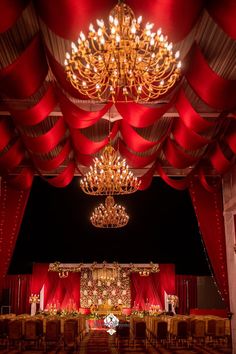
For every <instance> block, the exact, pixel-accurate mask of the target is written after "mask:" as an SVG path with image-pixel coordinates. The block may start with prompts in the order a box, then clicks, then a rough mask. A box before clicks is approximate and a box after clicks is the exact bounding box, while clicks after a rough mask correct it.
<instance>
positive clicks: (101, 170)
mask: <svg viewBox="0 0 236 354" xmlns="http://www.w3.org/2000/svg"><path fill="white" fill-rule="evenodd" d="M140 183H141V181H138V179H137V177H134V175H133V173H132V172H131V171H129V168H128V166H127V164H126V161H125V159H123V160H120V156H118V154H117V152H116V150H115V149H114V148H113V147H112V146H111V145H110V144H108V145H107V146H106V147H105V149H104V151H103V153H102V155H101V156H100V158H99V159H98V158H95V159H94V165H93V166H90V171H89V172H88V173H86V174H85V176H84V178H82V179H81V180H80V186H81V188H82V190H83V191H84V192H85V193H86V194H90V195H116V194H131V193H134V192H136V191H137V190H138V188H139V186H140Z"/></svg>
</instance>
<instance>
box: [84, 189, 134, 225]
mask: <svg viewBox="0 0 236 354" xmlns="http://www.w3.org/2000/svg"><path fill="white" fill-rule="evenodd" d="M90 221H91V223H92V224H93V226H95V227H98V228H120V227H124V226H125V225H127V223H128V221H129V216H128V214H127V213H126V211H125V208H124V207H123V206H121V205H119V204H115V200H114V198H113V197H112V196H111V195H109V196H107V197H106V200H105V205H104V204H100V205H99V206H98V207H97V208H95V210H94V212H93V213H92V215H91V217H90Z"/></svg>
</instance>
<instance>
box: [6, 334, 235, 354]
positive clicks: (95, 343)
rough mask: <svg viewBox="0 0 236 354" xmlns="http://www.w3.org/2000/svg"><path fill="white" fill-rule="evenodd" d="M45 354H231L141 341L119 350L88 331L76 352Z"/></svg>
mask: <svg viewBox="0 0 236 354" xmlns="http://www.w3.org/2000/svg"><path fill="white" fill-rule="evenodd" d="M0 353H3V354H18V353H26V354H43V353H44V351H43V350H42V349H41V350H40V349H39V350H25V351H21V352H20V351H18V350H16V349H15V350H6V349H2V350H0ZM47 353H50V354H119V353H120V354H132V353H133V354H135V353H136V354H232V349H230V348H226V347H225V346H222V347H217V348H211V347H205V348H202V347H200V346H194V347H193V348H191V349H186V348H182V347H173V348H171V349H170V348H165V347H162V346H159V347H158V348H154V347H153V346H152V345H151V344H150V343H147V346H146V347H145V343H144V342H143V341H139V342H137V343H136V344H135V346H134V345H129V343H128V341H127V340H123V341H122V342H121V343H120V345H119V348H117V345H116V341H115V336H114V335H113V336H110V335H109V334H108V333H107V332H106V331H103V330H100V331H90V332H89V333H88V334H87V335H86V336H85V337H84V339H83V340H82V341H81V343H80V346H79V348H78V350H77V351H73V349H71V350H67V351H65V350H63V348H60V347H58V348H55V349H53V348H52V349H51V350H48V351H47Z"/></svg>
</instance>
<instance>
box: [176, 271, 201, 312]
mask: <svg viewBox="0 0 236 354" xmlns="http://www.w3.org/2000/svg"><path fill="white" fill-rule="evenodd" d="M176 295H177V296H178V297H179V307H178V309H177V312H178V313H180V314H183V315H185V314H189V310H190V309H191V308H196V307H197V277H196V276H194V275H176Z"/></svg>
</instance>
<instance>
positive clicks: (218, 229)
mask: <svg viewBox="0 0 236 354" xmlns="http://www.w3.org/2000/svg"><path fill="white" fill-rule="evenodd" d="M218 183H219V180H216V181H214V182H213V183H212V184H213V185H214V184H218ZM189 191H190V195H191V198H192V203H193V206H194V209H195V212H196V216H197V219H198V223H199V227H200V230H201V234H202V239H203V241H204V244H205V247H206V250H207V253H208V256H209V258H210V262H211V265H212V270H213V273H214V277H215V280H216V283H217V285H218V289H219V291H220V293H221V296H222V300H223V301H224V303H225V305H226V307H227V308H228V309H229V289H228V278H227V263H226V246H225V231H224V217H223V202H222V194H221V189H220V188H215V190H214V191H213V192H208V191H207V190H206V189H205V188H204V187H203V186H202V185H201V184H200V183H199V182H198V181H197V180H194V179H193V180H192V181H191V183H190V188H189Z"/></svg>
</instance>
